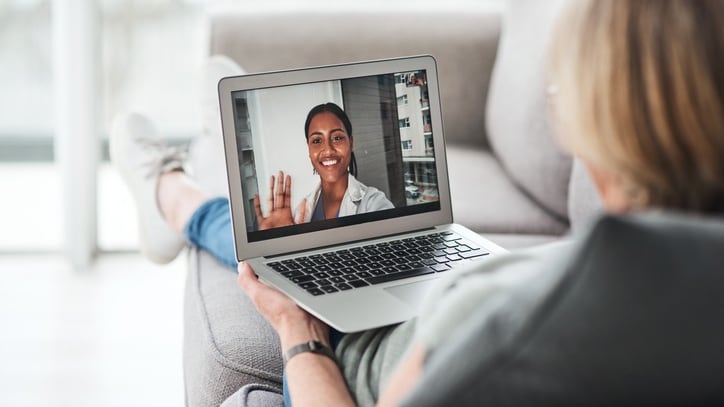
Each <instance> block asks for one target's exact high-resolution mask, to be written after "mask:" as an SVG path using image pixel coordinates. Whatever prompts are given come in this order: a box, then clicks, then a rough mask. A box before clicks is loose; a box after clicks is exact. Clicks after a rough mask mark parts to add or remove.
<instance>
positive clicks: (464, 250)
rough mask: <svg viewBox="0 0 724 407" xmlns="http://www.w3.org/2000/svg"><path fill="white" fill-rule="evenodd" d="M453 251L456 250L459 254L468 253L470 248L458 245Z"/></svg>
mask: <svg viewBox="0 0 724 407" xmlns="http://www.w3.org/2000/svg"><path fill="white" fill-rule="evenodd" d="M455 250H457V251H459V252H469V251H470V248H469V247H468V246H466V245H460V246H458V247H456V248H455Z"/></svg>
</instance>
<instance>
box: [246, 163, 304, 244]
mask: <svg viewBox="0 0 724 407" xmlns="http://www.w3.org/2000/svg"><path fill="white" fill-rule="evenodd" d="M267 202H268V204H269V216H267V217H264V214H263V213H262V211H261V200H260V199H259V195H258V194H257V195H254V209H255V210H256V219H257V221H258V224H259V230H265V229H271V228H277V227H280V226H290V225H294V224H295V223H302V222H303V221H304V217H305V215H306V209H307V205H306V199H305V200H303V201H302V205H300V207H301V208H302V209H301V210H300V211H299V213H298V214H297V221H296V222H295V221H294V219H293V217H292V177H290V176H289V175H287V176H286V179H285V177H284V172H283V171H279V175H278V176H277V177H276V178H275V177H274V176H273V175H272V176H271V181H270V183H269V199H268V200H267Z"/></svg>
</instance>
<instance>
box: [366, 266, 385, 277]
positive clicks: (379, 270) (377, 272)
mask: <svg viewBox="0 0 724 407" xmlns="http://www.w3.org/2000/svg"><path fill="white" fill-rule="evenodd" d="M369 273H370V274H372V275H373V276H381V275H383V274H385V270H384V268H382V267H376V268H373V269H370V271H369Z"/></svg>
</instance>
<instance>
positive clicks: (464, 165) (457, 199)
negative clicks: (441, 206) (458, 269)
mask: <svg viewBox="0 0 724 407" xmlns="http://www.w3.org/2000/svg"><path fill="white" fill-rule="evenodd" d="M447 158H448V173H449V179H450V194H451V199H452V208H453V217H454V218H453V220H454V221H455V222H456V223H460V224H462V225H464V226H467V227H468V228H470V229H472V230H474V231H476V232H478V233H483V234H485V233H526V234H542V235H561V234H562V233H564V232H565V231H566V230H567V228H568V226H567V224H566V223H565V222H562V221H561V220H560V219H558V218H557V217H555V216H552V215H551V214H550V213H548V212H547V211H545V210H543V209H541V208H540V207H539V206H538V205H536V204H534V203H533V202H532V201H531V199H530V197H529V196H528V194H526V192H525V191H524V190H522V189H521V188H519V187H518V186H516V185H515V184H513V183H512V182H511V181H510V178H509V177H508V176H507V175H506V174H505V172H504V171H503V169H502V167H501V166H500V164H499V163H498V161H497V160H496V159H495V157H493V156H492V155H491V154H490V151H489V150H485V149H482V148H475V147H471V146H462V145H448V146H447Z"/></svg>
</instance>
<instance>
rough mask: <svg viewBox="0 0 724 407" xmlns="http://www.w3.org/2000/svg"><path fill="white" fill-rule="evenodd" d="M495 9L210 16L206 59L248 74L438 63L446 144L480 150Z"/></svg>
mask: <svg viewBox="0 0 724 407" xmlns="http://www.w3.org/2000/svg"><path fill="white" fill-rule="evenodd" d="M500 16H501V10H500V6H496V5H490V6H484V7H483V6H479V7H473V8H472V9H462V8H461V9H460V10H452V11H446V12H440V11H431V10H415V9H413V8H410V10H405V11H399V10H397V11H387V12H385V11H384V10H379V11H377V12H365V13H359V12H351V11H347V12H345V11H332V12H330V11H324V10H315V9H311V10H308V11H305V12H304V13H299V12H298V13H289V12H282V11H248V10H244V9H243V8H242V7H240V6H236V7H234V6H231V7H229V6H227V7H216V8H212V9H211V10H210V11H209V18H210V53H211V54H212V55H214V54H223V55H227V56H229V57H230V58H232V59H234V60H235V61H236V62H237V63H239V65H241V66H242V67H243V68H244V70H246V71H247V72H261V71H268V70H279V69H287V68H299V67H306V66H316V65H325V64H334V63H342V62H352V61H362V60H372V59H381V58H390V57H399V56H406V55H421V54H430V55H433V56H434V57H435V59H436V60H437V64H438V73H439V80H440V94H441V99H442V100H441V102H442V111H443V121H444V126H445V127H444V128H445V137H446V139H447V140H448V141H449V142H453V143H467V144H479V145H480V144H483V145H487V143H486V141H485V102H486V98H487V92H488V82H489V80H490V73H491V71H492V68H493V63H494V61H495V55H496V50H497V46H498V37H499V32H500V24H501V22H500Z"/></svg>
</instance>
